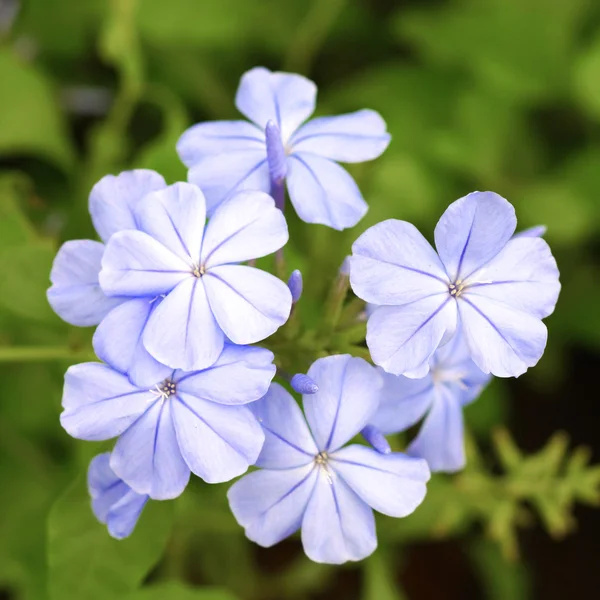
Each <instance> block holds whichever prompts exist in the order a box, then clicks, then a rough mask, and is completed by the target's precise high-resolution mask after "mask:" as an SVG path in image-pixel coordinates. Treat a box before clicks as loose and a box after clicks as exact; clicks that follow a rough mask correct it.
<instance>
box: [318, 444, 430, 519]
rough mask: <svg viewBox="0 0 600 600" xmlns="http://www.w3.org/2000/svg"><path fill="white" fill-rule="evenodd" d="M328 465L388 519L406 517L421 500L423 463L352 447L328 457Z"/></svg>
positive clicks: (425, 477)
mask: <svg viewBox="0 0 600 600" xmlns="http://www.w3.org/2000/svg"><path fill="white" fill-rule="evenodd" d="M330 465H331V468H332V469H333V470H334V471H335V472H336V473H338V474H339V475H340V476H341V477H342V478H343V479H344V481H345V482H346V483H347V484H348V485H349V486H350V487H351V488H352V489H353V490H354V491H355V492H356V493H357V494H358V495H359V496H360V497H361V498H362V500H364V501H365V502H366V503H367V504H368V505H369V506H370V507H371V508H374V509H375V510H377V511H379V512H380V513H383V514H385V515H389V516H390V517H406V516H407V515H410V514H411V513H412V512H413V511H414V510H415V508H417V506H419V504H421V502H423V499H424V498H425V493H426V491H427V488H426V486H425V483H426V482H427V481H429V467H428V466H427V463H426V462H425V461H424V460H419V459H415V458H409V457H408V456H405V455H404V454H400V453H398V452H394V453H392V454H380V453H379V452H376V451H375V450H373V449H372V448H367V447H366V446H359V445H357V444H353V445H352V446H348V447H347V448H342V449H341V450H338V451H337V452H335V454H332V455H331V457H330Z"/></svg>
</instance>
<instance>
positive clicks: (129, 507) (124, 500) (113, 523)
mask: <svg viewBox="0 0 600 600" xmlns="http://www.w3.org/2000/svg"><path fill="white" fill-rule="evenodd" d="M88 491H89V493H90V496H91V498H92V510H93V512H94V515H96V518H97V519H98V521H100V523H103V524H104V525H106V526H107V528H108V533H110V535H111V536H112V537H114V538H117V539H118V540H122V539H123V538H126V537H128V536H129V535H131V532H132V531H133V530H134V528H135V526H136V524H137V522H138V519H139V517H140V515H141V514H142V510H144V506H146V502H148V496H147V495H146V494H138V493H137V492H134V491H133V490H132V489H131V488H130V487H129V486H128V485H127V484H126V483H125V482H124V481H123V480H122V479H120V478H119V477H118V476H117V475H116V474H115V472H114V471H113V470H112V469H111V468H110V453H108V452H105V453H104V454H98V456H96V457H94V458H93V459H92V462H90V466H89V469H88Z"/></svg>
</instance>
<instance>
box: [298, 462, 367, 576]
mask: <svg viewBox="0 0 600 600" xmlns="http://www.w3.org/2000/svg"><path fill="white" fill-rule="evenodd" d="M333 477H334V479H333V480H332V479H331V478H330V476H329V475H328V474H327V473H326V472H325V471H324V470H323V469H320V471H319V475H318V477H317V482H316V484H315V487H314V490H313V493H312V496H311V498H310V500H309V502H308V506H307V507H306V511H305V513H304V519H303V520H302V545H303V546H304V552H306V555H307V556H308V558H310V559H311V560H314V561H315V562H320V563H329V564H335V565H339V564H342V563H344V562H346V561H349V560H362V559H363V558H366V557H367V556H369V554H372V553H373V552H374V550H375V548H377V536H376V534H375V518H374V516H373V511H372V510H371V509H370V508H369V506H368V505H367V504H366V503H365V502H363V501H362V500H361V499H360V498H359V497H358V495H357V494H356V493H355V492H354V491H353V490H352V489H350V487H348V485H347V484H346V483H345V482H344V480H343V479H341V478H340V477H336V476H335V475H334V476H333Z"/></svg>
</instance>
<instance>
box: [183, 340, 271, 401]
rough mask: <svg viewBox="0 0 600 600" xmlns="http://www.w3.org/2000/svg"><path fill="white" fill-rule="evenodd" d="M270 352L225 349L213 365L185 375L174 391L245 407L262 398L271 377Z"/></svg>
mask: <svg viewBox="0 0 600 600" xmlns="http://www.w3.org/2000/svg"><path fill="white" fill-rule="evenodd" d="M273 358H274V357H273V353H272V352H271V351H270V350H267V349H266V348H253V347H245V346H232V345H230V344H228V345H226V346H225V349H224V350H223V353H222V354H221V356H219V358H218V360H217V362H216V363H215V364H214V365H212V367H209V368H208V369H206V370H204V371H198V372H193V373H189V374H186V373H184V374H183V376H182V378H181V379H179V381H177V389H178V390H180V391H182V392H187V393H189V394H192V395H194V396H197V397H198V398H203V399H204V400H210V401H211V402H218V403H219V404H234V405H235V404H247V403H248V402H254V401H255V400H258V399H259V398H262V397H263V396H264V395H265V394H266V393H267V390H268V389H269V384H270V383H271V380H272V379H273V377H274V376H275V370H276V368H275V365H274V364H273Z"/></svg>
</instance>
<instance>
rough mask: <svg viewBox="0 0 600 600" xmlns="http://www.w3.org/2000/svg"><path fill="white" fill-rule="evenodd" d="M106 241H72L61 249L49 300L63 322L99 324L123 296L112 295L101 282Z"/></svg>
mask: <svg viewBox="0 0 600 600" xmlns="http://www.w3.org/2000/svg"><path fill="white" fill-rule="evenodd" d="M103 254H104V244H101V243H100V242H93V241H92V240H72V241H70V242H65V243H64V244H63V245H62V246H61V247H60V249H59V251H58V253H57V255H56V257H55V258H54V263H53V264H52V271H51V272H50V281H51V282H52V287H50V289H49V290H48V302H49V303H50V306H51V307H52V309H53V310H54V312H55V313H56V314H57V315H58V316H59V317H60V318H61V319H63V321H66V322H67V323H70V324H71V325H77V326H78V327H89V326H90V325H98V323H100V321H102V319H103V318H104V317H105V316H106V315H107V314H108V313H109V312H110V311H111V310H112V309H113V308H114V307H115V306H118V305H119V304H120V303H121V302H123V298H109V297H108V296H106V295H105V294H104V292H103V291H102V288H101V287H100V284H99V283H98V274H99V273H100V269H101V261H102V255H103Z"/></svg>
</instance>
